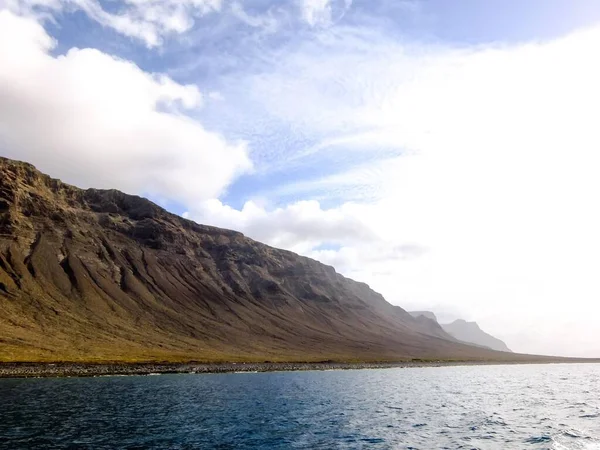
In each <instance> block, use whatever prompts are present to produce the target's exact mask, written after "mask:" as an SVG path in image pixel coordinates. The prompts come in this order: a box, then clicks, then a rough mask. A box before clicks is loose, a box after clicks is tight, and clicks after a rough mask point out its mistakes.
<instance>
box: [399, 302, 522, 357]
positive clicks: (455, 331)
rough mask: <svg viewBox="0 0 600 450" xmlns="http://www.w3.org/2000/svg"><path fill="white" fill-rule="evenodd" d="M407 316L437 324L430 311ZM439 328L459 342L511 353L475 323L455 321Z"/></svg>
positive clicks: (416, 312)
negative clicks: (421, 318) (423, 318)
mask: <svg viewBox="0 0 600 450" xmlns="http://www.w3.org/2000/svg"><path fill="white" fill-rule="evenodd" d="M409 314H410V315H411V316H413V317H414V318H416V319H419V318H420V317H425V318H427V319H430V320H434V321H436V322H437V317H436V316H435V314H434V313H432V312H431V311H410V312H409ZM440 326H441V328H442V329H443V330H444V331H445V332H446V333H448V334H449V335H451V336H452V337H454V338H455V339H457V340H459V341H461V342H467V343H470V344H475V345H478V346H480V347H485V348H489V349H492V350H498V351H500V352H512V350H510V349H509V348H508V347H507V345H506V344H505V343H504V342H502V341H501V340H500V339H498V338H495V337H494V336H492V335H490V334H488V333H486V332H485V331H483V330H482V329H481V328H479V325H477V323H476V322H467V321H465V320H462V319H458V320H455V321H454V322H452V323H449V324H440Z"/></svg>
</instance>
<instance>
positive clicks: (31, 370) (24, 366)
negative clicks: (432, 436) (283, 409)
mask: <svg viewBox="0 0 600 450" xmlns="http://www.w3.org/2000/svg"><path fill="white" fill-rule="evenodd" d="M585 362H587V363H598V362H599V361H598V360H587V361H586V360H560V359H557V360H547V361H404V362H381V363H368V362H364V363H342V362H297V363H294V362H289V363H284V362H278V363H274V362H263V363H239V362H238V363H195V362H190V363H66V362H63V363H25V362H18V363H0V379H2V378H64V377H99V376H119V375H139V376H143V375H158V374H219V373H221V374H222V373H256V372H302V371H329V370H362V369H394V368H416V367H446V366H471V365H507V364H557V363H585Z"/></svg>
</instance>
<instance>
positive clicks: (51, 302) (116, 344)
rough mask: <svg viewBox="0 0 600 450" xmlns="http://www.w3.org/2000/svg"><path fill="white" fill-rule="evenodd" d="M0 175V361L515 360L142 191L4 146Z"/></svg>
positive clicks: (329, 271) (322, 268) (366, 289)
mask: <svg viewBox="0 0 600 450" xmlns="http://www.w3.org/2000/svg"><path fill="white" fill-rule="evenodd" d="M0 174H1V178H0V312H1V313H2V314H1V317H0V343H1V344H2V345H1V346H0V361H99V362H102V361H162V360H164V361H187V360H202V361H263V360H272V361H317V360H319V361H320V360H330V359H331V360H338V361H354V360H356V361H397V360H406V359H414V358H431V359H439V358H444V359H472V360H491V359H497V360H505V359H507V358H511V359H512V360H515V359H519V358H521V356H515V355H513V356H510V355H506V354H503V353H497V352H489V351H487V350H484V349H481V348H477V347H472V346H468V345H465V344H463V343H459V342H457V341H456V340H455V339H453V338H452V337H450V336H449V335H448V334H447V333H445V332H444V331H443V330H441V329H437V328H435V327H434V328H432V327H431V326H429V325H428V326H424V325H423V324H421V323H420V322H419V321H418V320H415V319H414V318H412V316H410V314H408V313H407V312H406V311H404V310H403V309H402V308H400V307H398V306H393V305H391V304H389V303H388V302H387V301H386V300H385V299H384V298H383V296H381V294H379V293H376V292H374V291H373V290H371V289H370V288H369V286H368V285H366V284H365V283H361V282H357V281H354V280H351V279H348V278H346V277H344V276H343V275H341V274H338V273H337V272H336V271H335V269H334V268H333V267H331V266H326V265H324V264H322V263H320V262H318V261H315V260H311V259H309V258H306V257H302V256H299V255H296V254H294V253H292V252H289V251H287V250H280V249H276V248H273V247H270V246H268V245H265V244H261V243H259V242H256V241H254V240H252V239H249V238H247V237H246V236H244V235H243V234H242V233H239V232H237V231H233V230H226V229H221V228H216V227H211V226H207V225H200V224H197V223H195V222H193V221H190V220H188V219H184V218H182V217H180V216H176V215H174V214H171V213H169V212H167V211H166V210H164V209H163V208H161V207H160V206H158V205H156V204H154V203H152V202H150V201H149V200H147V199H144V198H142V197H138V196H132V195H128V194H124V193H122V192H120V191H117V190H98V189H86V190H83V189H79V188H77V187H74V186H71V185H68V184H65V183H62V182H61V181H60V180H57V179H54V178H51V177H49V176H48V175H45V174H42V173H41V172H39V171H37V169H36V168H35V167H34V166H32V165H31V164H28V163H22V162H17V161H12V160H9V159H6V158H0ZM522 358H525V356H522ZM527 358H528V359H531V357H527Z"/></svg>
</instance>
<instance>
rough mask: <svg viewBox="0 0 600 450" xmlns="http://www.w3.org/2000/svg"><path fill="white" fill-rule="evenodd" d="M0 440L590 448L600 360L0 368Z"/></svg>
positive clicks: (103, 445) (107, 444)
mask: <svg viewBox="0 0 600 450" xmlns="http://www.w3.org/2000/svg"><path fill="white" fill-rule="evenodd" d="M0 402H1V404H0V448H2V449H19V448H24V449H25V448H27V449H67V448H68V449H114V448H123V449H287V448H291V449H294V448H297V449H338V448H339V449H346V448H350V449H355V448H356V449H360V448H364V449H408V448H418V449H437V448H448V449H458V448H465V449H473V448H480V449H496V448H498V449H520V448H523V449H558V450H561V449H588V450H589V449H600V365H539V366H538V365H535V366H533V365H530V366H527V365H525V366H475V367H443V368H411V369H386V370H356V371H330V372H297V373H292V372H287V373H260V374H259V373H256V374H254V373H246V374H228V375H161V376H148V377H103V378H80V379H77V378H67V379H30V380H0Z"/></svg>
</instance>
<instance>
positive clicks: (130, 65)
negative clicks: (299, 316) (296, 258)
mask: <svg viewBox="0 0 600 450" xmlns="http://www.w3.org/2000/svg"><path fill="white" fill-rule="evenodd" d="M598 48H600V6H598V3H597V2H595V1H592V0H588V1H583V0H582V1H567V0H562V1H559V0H529V1H523V0H488V1H477V0H463V1H460V2H451V1H448V0H422V1H419V0H415V1H379V0H375V1H364V0H289V1H267V0H260V1H259V0H256V1H232V0H181V1H176V0H160V1H158V0H147V1H139V0H118V1H117V0H110V1H102V0H0V152H1V153H2V154H4V155H5V156H8V157H13V158H17V159H24V160H27V161H30V162H32V163H33V164H35V165H37V166H38V167H39V168H40V169H41V170H43V171H45V172H47V173H50V174H51V175H53V176H56V177H59V178H62V179H63V180H65V181H67V182H70V183H73V184H77V185H79V186H82V187H88V186H94V187H100V188H118V189H121V190H124V191H126V192H130V193H135V194H140V195H145V196H148V197H150V198H151V199H153V200H154V201H156V202H158V203H160V204H162V205H164V206H166V207H167V208H168V209H170V210H171V211H173V212H175V213H178V214H182V215H185V216H186V217H189V218H191V219H193V220H196V221H199V222H202V223H207V224H211V225H216V226H222V227H227V228H233V229H238V230H240V231H242V232H244V233H245V234H247V235H248V236H250V237H253V238H255V239H258V240H261V241H263V242H267V243H269V244H271V245H275V246H279V247H284V248H287V249H290V250H293V251H296V252H298V253H301V254H304V255H307V256H310V257H313V258H316V259H319V260H321V261H323V262H324V263H327V264H332V265H334V266H335V267H336V269H337V270H338V271H340V272H342V273H344V274H346V275H348V276H351V277H353V278H356V279H359V280H361V281H366V282H368V283H369V284H370V285H371V286H372V287H373V288H375V289H377V290H378V291H380V292H382V293H383V294H384V295H385V297H386V298H387V299H388V300H389V301H391V302H392V303H395V304H399V305H401V306H403V307H405V308H407V309H419V310H423V309H433V310H434V311H435V312H436V313H437V315H438V317H442V318H447V319H448V320H450V319H453V318H457V317H462V318H465V319H471V320H477V321H478V322H479V323H480V324H481V325H482V326H483V328H484V329H486V330H488V331H490V332H492V333H493V334H495V335H498V336H499V337H501V338H503V339H504V340H506V341H507V343H508V345H509V346H510V347H511V348H514V349H516V350H519V351H528V352H537V353H560V354H579V355H592V354H593V355H595V356H599V355H600V347H599V346H598V344H596V342H600V335H599V334H598V333H599V332H598V331H595V330H596V328H597V327H596V324H595V322H594V321H593V317H595V314H600V306H595V304H596V303H597V301H596V299H597V296H598V295H600V287H599V286H598V285H597V283H596V282H595V279H596V274H595V273H594V272H593V270H591V268H593V267H595V266H596V267H597V263H598V261H597V258H598V257H597V256H596V255H598V254H600V238H599V237H598V235H597V229H598V227H599V226H600V221H599V220H598V218H597V217H596V214H595V212H594V211H593V209H591V208H590V206H589V205H592V204H594V202H596V200H597V199H596V198H595V195H594V193H595V192H598V190H599V189H600V182H599V181H598V179H597V178H598V177H597V176H596V171H595V170H594V168H595V167H597V166H598V163H600V159H599V155H598V152H597V149H598V148H600V131H599V130H598V127H597V125H596V121H595V117H597V113H598V112H597V105H598V104H599V103H600V88H599V87H598V83H597V81H596V80H597V79H600V63H599V62H598V58H597V56H596V54H597V50H598ZM567 305H568V307H567ZM515 311H518V314H516V316H517V317H516V318H515ZM582 311H585V313H582ZM574 330H575V331H574ZM565 336H566V337H567V338H565Z"/></svg>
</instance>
